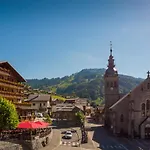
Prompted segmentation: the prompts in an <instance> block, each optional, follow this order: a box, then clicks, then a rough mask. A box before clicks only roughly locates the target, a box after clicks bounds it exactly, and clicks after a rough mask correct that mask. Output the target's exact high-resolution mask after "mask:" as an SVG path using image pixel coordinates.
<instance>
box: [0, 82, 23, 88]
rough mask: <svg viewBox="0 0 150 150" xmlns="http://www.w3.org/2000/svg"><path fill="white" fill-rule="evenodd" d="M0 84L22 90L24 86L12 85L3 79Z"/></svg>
mask: <svg viewBox="0 0 150 150" xmlns="http://www.w3.org/2000/svg"><path fill="white" fill-rule="evenodd" d="M0 86H2V87H7V88H13V89H20V90H22V89H23V87H21V86H15V85H10V84H7V83H5V82H1V81H0Z"/></svg>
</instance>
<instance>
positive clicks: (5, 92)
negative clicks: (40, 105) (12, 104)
mask: <svg viewBox="0 0 150 150" xmlns="http://www.w3.org/2000/svg"><path fill="white" fill-rule="evenodd" d="M0 94H9V95H14V96H23V95H24V94H23V93H18V92H9V91H0Z"/></svg>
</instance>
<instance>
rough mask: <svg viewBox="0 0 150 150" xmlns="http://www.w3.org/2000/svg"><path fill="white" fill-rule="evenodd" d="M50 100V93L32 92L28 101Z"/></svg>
mask: <svg viewBox="0 0 150 150" xmlns="http://www.w3.org/2000/svg"><path fill="white" fill-rule="evenodd" d="M49 100H50V95H49V94H31V95H29V97H28V99H27V100H26V101H32V102H43V101H49Z"/></svg>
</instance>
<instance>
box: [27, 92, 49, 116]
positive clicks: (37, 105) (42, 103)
mask: <svg viewBox="0 0 150 150" xmlns="http://www.w3.org/2000/svg"><path fill="white" fill-rule="evenodd" d="M50 100H51V96H50V94H30V95H29V96H28V99H26V100H25V102H28V103H31V107H30V109H31V110H32V111H34V112H42V113H44V112H48V110H49V109H50Z"/></svg>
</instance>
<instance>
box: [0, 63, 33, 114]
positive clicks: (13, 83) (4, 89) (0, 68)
mask: <svg viewBox="0 0 150 150" xmlns="http://www.w3.org/2000/svg"><path fill="white" fill-rule="evenodd" d="M23 82H26V80H25V79H24V78H23V77H22V76H21V75H20V74H19V73H18V72H17V71H16V70H15V69H14V68H13V67H12V66H11V65H10V64H9V63H8V62H7V61H2V62H0V96H1V97H4V98H6V99H8V100H10V101H11V102H13V103H14V104H15V106H16V109H17V111H18V114H19V116H20V115H22V114H21V113H20V110H21V111H22V112H25V111H28V108H29V107H30V106H31V104H30V103H25V102H24V101H23V99H24V84H23Z"/></svg>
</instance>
